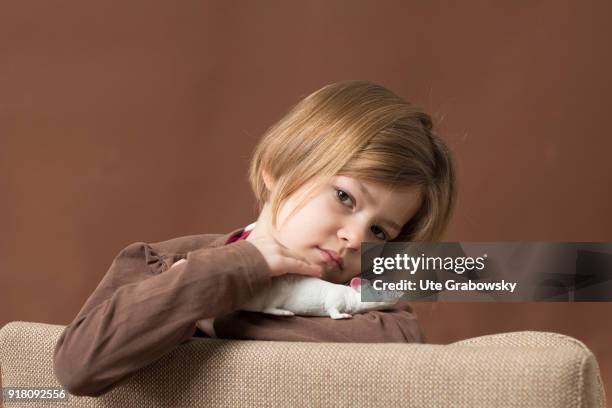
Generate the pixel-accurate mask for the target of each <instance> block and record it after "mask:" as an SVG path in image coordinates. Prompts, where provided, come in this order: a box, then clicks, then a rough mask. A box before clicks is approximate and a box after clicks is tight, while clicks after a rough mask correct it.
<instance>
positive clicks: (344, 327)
mask: <svg viewBox="0 0 612 408" xmlns="http://www.w3.org/2000/svg"><path fill="white" fill-rule="evenodd" d="M215 330H216V331H217V337H223V338H233V339H259V340H285V341H313V342H351V343H385V342H393V343H424V342H425V341H426V340H425V336H424V335H423V333H422V331H421V329H420V327H419V325H418V322H417V318H416V314H415V313H414V311H413V310H412V307H411V306H410V304H409V303H408V302H403V301H402V302H398V303H396V304H395V305H394V306H393V307H392V308H391V309H389V310H377V311H371V312H367V313H360V314H354V315H353V317H352V318H350V319H341V320H334V319H330V318H329V317H311V316H308V317H305V316H292V317H290V318H278V317H276V316H270V315H267V314H263V313H253V312H246V311H235V312H232V313H230V314H228V315H226V316H222V317H217V318H216V319H215Z"/></svg>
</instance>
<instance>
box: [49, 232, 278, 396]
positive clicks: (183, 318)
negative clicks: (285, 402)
mask: <svg viewBox="0 0 612 408" xmlns="http://www.w3.org/2000/svg"><path fill="white" fill-rule="evenodd" d="M166 242H171V241H166ZM163 248H164V243H160V244H155V245H154V244H147V243H144V242H136V243H133V244H131V245H129V246H127V247H126V248H125V249H123V250H122V251H121V252H120V253H119V255H117V257H116V258H115V259H114V261H113V263H112V264H111V266H110V269H109V270H108V271H107V273H106V274H105V276H104V277H103V279H102V281H101V282H100V284H99V285H98V287H97V288H96V289H95V291H94V293H93V294H92V295H91V296H90V297H89V299H88V300H87V302H86V303H85V305H84V306H83V308H82V309H81V311H80V312H79V313H78V315H77V317H76V318H75V319H74V320H73V321H72V322H71V323H70V324H69V325H68V326H66V328H65V329H64V331H63V333H62V334H61V336H60V337H59V339H58V341H57V343H56V346H55V349H54V353H53V371H54V373H55V376H56V377H57V379H58V380H59V382H60V383H61V384H62V385H63V386H64V387H65V388H66V389H67V390H68V391H69V392H70V393H71V394H74V395H88V396H99V395H102V394H104V393H106V392H108V391H110V389H112V388H114V387H115V386H116V385H118V384H119V382H120V381H121V380H123V379H126V378H127V377H128V376H129V374H131V373H133V372H134V371H136V370H138V369H140V368H142V367H144V366H147V365H149V364H151V363H152V362H154V361H156V360H158V359H159V358H160V357H162V356H163V355H165V354H167V353H168V352H170V351H171V350H172V349H173V348H175V347H176V346H178V345H179V344H181V343H182V342H183V341H185V340H187V339H189V338H190V337H192V336H193V334H194V332H195V329H196V326H195V322H196V321H197V320H200V319H205V318H209V317H214V316H220V315H224V314H227V313H230V312H232V311H234V310H237V309H238V308H239V307H240V306H241V304H242V303H244V302H246V301H247V300H248V299H250V298H251V297H252V296H254V294H255V293H256V292H257V291H259V290H262V289H265V288H267V287H269V286H270V283H271V278H270V271H269V267H268V265H267V263H266V261H265V259H264V258H263V256H262V255H261V253H260V252H259V250H257V248H256V247H255V246H254V245H252V244H251V243H250V242H248V241H239V242H236V243H234V244H232V245H226V246H221V247H214V248H213V247H209V248H202V249H197V250H194V251H192V252H188V253H187V259H186V262H182V263H180V264H177V265H175V266H174V267H172V269H171V270H168V266H169V265H168V264H170V265H171V264H172V262H167V261H168V260H167V259H166V258H165V257H164V255H162V252H163V251H162V250H163ZM162 272H163V273H162Z"/></svg>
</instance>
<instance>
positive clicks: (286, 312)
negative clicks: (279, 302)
mask: <svg viewBox="0 0 612 408" xmlns="http://www.w3.org/2000/svg"><path fill="white" fill-rule="evenodd" d="M263 313H267V314H271V315H275V316H295V313H293V312H292V311H291V310H285V309H278V308H276V307H269V308H267V309H264V310H263Z"/></svg>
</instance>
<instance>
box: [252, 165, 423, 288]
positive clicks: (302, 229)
mask: <svg viewBox="0 0 612 408" xmlns="http://www.w3.org/2000/svg"><path fill="white" fill-rule="evenodd" d="M308 186H309V185H306V186H303V187H302V188H301V189H300V190H299V191H297V192H296V194H294V195H292V196H291V197H290V198H289V199H288V200H287V201H285V203H283V205H281V207H280V209H279V212H278V217H277V226H278V229H275V228H274V227H272V224H271V216H270V209H269V204H266V206H265V207H264V210H263V211H262V214H261V215H260V217H259V219H258V220H257V225H256V228H265V229H266V230H268V231H270V232H271V233H272V234H274V236H275V238H276V239H277V240H278V241H279V242H280V243H281V244H283V245H285V246H286V247H288V248H290V249H292V250H294V251H296V252H297V253H299V254H300V255H302V256H304V257H305V258H306V259H308V260H309V261H310V262H312V263H316V264H319V265H323V266H324V272H323V275H322V277H321V279H324V280H326V281H329V282H333V283H346V282H348V281H349V280H350V279H351V278H354V277H356V276H359V274H360V273H361V242H375V243H376V242H378V243H383V242H385V241H389V240H391V239H394V238H395V237H397V235H398V234H399V232H400V228H401V227H402V226H403V225H404V224H406V223H407V222H408V221H409V220H410V219H411V218H412V217H413V216H414V214H416V212H417V211H418V209H419V207H420V205H421V193H420V190H419V189H418V188H414V189H412V190H403V191H391V190H390V189H388V188H385V187H383V186H380V185H377V184H373V183H370V182H365V181H360V180H357V179H355V178H352V177H348V176H335V177H333V178H332V180H331V181H330V182H329V183H327V184H325V185H323V186H322V187H321V188H320V189H319V190H318V191H314V192H313V193H311V195H310V196H309V197H308V198H307V199H306V201H305V204H304V205H303V206H302V208H300V209H298V210H297V211H296V212H295V213H294V214H293V215H292V216H291V217H289V215H290V214H291V212H292V211H293V210H294V209H295V208H296V206H297V204H298V203H299V201H300V198H301V197H302V195H303V194H304V192H305V190H306V188H307V187H308ZM266 207H267V208H266ZM260 222H262V223H265V224H266V225H265V226H264V225H260ZM322 249H325V250H327V251H335V252H336V253H337V255H338V256H339V257H340V258H341V259H342V264H343V265H342V267H341V268H339V267H338V265H336V264H335V263H333V262H332V263H330V262H329V261H328V260H326V257H325V255H324V253H323V251H322Z"/></svg>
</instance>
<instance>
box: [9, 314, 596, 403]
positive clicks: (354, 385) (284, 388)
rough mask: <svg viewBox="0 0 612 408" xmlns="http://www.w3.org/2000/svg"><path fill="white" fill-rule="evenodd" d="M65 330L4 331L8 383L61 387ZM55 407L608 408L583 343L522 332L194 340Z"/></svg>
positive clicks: (30, 327) (21, 327)
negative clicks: (426, 338) (109, 385)
mask: <svg viewBox="0 0 612 408" xmlns="http://www.w3.org/2000/svg"><path fill="white" fill-rule="evenodd" d="M62 329H63V326H58V325H49V324H42V323H30V322H11V323H8V324H7V325H5V326H4V327H3V328H2V329H0V364H1V369H2V385H3V387H17V386H23V387H37V386H39V387H58V386H60V385H59V383H58V382H57V380H56V379H55V377H54V375H53V370H52V354H53V347H54V345H55V342H56V340H57V338H58V337H59V335H60V334H61V332H62ZM10 406H17V405H14V404H12V403H6V402H5V407H10ZM19 406H23V405H19ZM30 406H32V405H30ZM41 406H42V405H41ZM44 406H52V407H60V406H70V407H170V406H175V407H207V406H210V407H232V408H235V407H260V406H265V407H298V406H307V407H349V406H350V407H470V408H473V407H521V408H525V407H534V408H535V407H537V408H542V407H563V408H570V407H604V406H605V397H604V391H603V387H602V383H601V379H600V373H599V367H598V365H597V361H596V360H595V357H594V356H593V354H592V353H591V351H590V350H589V349H588V348H587V347H585V345H584V344H582V343H581V342H580V341H578V340H576V339H573V338H571V337H568V336H564V335H561V334H555V333H544V332H512V333H503V334H496V335H491V336H484V337H478V338H473V339H469V340H465V341H460V342H457V343H453V344H449V345H431V344H402V343H372V344H366V343H302V342H273V341H245V340H224V339H194V340H192V341H189V342H186V343H184V344H182V345H181V346H180V347H178V348H177V349H175V350H173V351H172V352H170V353H168V354H167V355H166V356H164V357H163V358H161V359H160V360H158V361H157V362H155V363H153V364H151V365H150V366H148V367H145V368H144V369H142V370H140V371H138V372H137V373H135V374H134V375H133V376H131V377H129V378H128V379H127V380H125V381H123V382H122V383H121V384H119V385H118V386H117V388H115V389H113V390H112V391H110V392H109V393H107V394H105V395H103V396H101V397H98V398H92V397H76V396H69V400H68V401H67V402H62V403H52V404H45V405H44Z"/></svg>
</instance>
